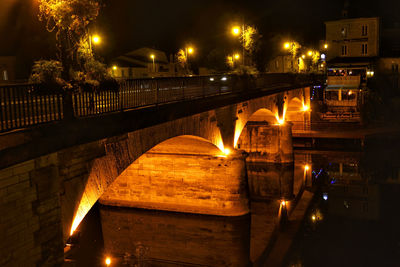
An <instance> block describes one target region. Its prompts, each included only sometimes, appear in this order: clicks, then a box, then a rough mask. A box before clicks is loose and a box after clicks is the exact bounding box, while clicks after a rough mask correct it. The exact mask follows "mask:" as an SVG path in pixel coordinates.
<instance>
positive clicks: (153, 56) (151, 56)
mask: <svg viewBox="0 0 400 267" xmlns="http://www.w3.org/2000/svg"><path fill="white" fill-rule="evenodd" d="M150 58H151V59H152V60H153V72H156V70H155V65H154V59H155V58H156V56H155V55H154V54H151V55H150Z"/></svg>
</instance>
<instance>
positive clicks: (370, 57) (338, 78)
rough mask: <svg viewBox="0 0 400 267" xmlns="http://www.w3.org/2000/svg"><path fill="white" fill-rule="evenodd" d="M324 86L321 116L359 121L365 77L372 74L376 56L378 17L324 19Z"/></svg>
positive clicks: (378, 34)
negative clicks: (325, 60)
mask: <svg viewBox="0 0 400 267" xmlns="http://www.w3.org/2000/svg"><path fill="white" fill-rule="evenodd" d="M325 27H326V44H327V45H328V47H329V50H328V52H327V55H326V57H327V75H328V77H327V87H326V89H325V91H324V102H325V104H326V106H327V112H326V113H325V114H323V116H322V117H323V119H326V120H331V121H360V108H361V105H362V104H363V96H364V91H365V89H366V85H367V79H368V78H369V77H371V76H373V75H374V73H375V64H376V61H377V58H378V57H379V52H380V48H379V44H380V40H379V38H380V20H379V18H377V17H373V18H353V19H347V18H346V19H341V20H336V21H328V22H325Z"/></svg>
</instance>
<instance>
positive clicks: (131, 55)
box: [112, 47, 168, 68]
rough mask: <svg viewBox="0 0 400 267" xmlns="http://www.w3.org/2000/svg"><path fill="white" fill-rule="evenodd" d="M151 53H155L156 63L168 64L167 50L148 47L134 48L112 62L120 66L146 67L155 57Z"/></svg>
mask: <svg viewBox="0 0 400 267" xmlns="http://www.w3.org/2000/svg"><path fill="white" fill-rule="evenodd" d="M150 55H154V62H155V63H161V64H168V59H167V55H166V54H165V52H163V51H160V50H157V49H152V48H148V47H142V48H139V49H136V50H132V51H130V52H128V53H126V54H124V55H122V56H119V57H117V58H115V59H113V60H112V63H113V64H118V66H121V67H134V68H146V67H147V66H148V64H149V63H152V62H153V59H152V58H151V57H150Z"/></svg>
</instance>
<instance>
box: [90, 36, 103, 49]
mask: <svg viewBox="0 0 400 267" xmlns="http://www.w3.org/2000/svg"><path fill="white" fill-rule="evenodd" d="M100 43H101V37H100V36H99V35H98V34H95V35H89V47H90V51H92V44H94V45H98V44H100Z"/></svg>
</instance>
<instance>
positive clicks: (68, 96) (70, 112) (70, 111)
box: [62, 90, 75, 120]
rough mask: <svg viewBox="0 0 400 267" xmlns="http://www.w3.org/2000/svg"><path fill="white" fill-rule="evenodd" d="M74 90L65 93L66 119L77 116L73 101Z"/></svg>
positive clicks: (64, 108) (64, 107)
mask: <svg viewBox="0 0 400 267" xmlns="http://www.w3.org/2000/svg"><path fill="white" fill-rule="evenodd" d="M72 95H73V93H72V91H70V90H68V91H66V92H64V93H63V99H62V101H63V113H64V120H71V119H74V118H75V114H74V107H73V103H72Z"/></svg>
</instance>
